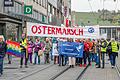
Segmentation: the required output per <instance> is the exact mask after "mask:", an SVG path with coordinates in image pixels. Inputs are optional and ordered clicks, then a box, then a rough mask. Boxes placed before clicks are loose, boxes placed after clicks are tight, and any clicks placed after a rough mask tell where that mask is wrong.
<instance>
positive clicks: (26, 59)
mask: <svg viewBox="0 0 120 80" xmlns="http://www.w3.org/2000/svg"><path fill="white" fill-rule="evenodd" d="M23 58H25V65H27V61H28V58H27V56H26V51H22V57H21V60H20V65H21V66H22V65H23Z"/></svg>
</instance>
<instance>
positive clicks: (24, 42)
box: [20, 34, 28, 68]
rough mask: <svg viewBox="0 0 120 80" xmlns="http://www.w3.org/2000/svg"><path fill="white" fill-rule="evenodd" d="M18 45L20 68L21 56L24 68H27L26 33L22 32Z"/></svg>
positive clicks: (21, 63)
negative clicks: (19, 49) (19, 48)
mask: <svg viewBox="0 0 120 80" xmlns="http://www.w3.org/2000/svg"><path fill="white" fill-rule="evenodd" d="M20 47H21V53H22V55H21V60H20V68H22V65H23V58H25V68H28V66H27V61H28V55H27V51H26V50H27V39H26V35H25V34H22V40H21V41H20Z"/></svg>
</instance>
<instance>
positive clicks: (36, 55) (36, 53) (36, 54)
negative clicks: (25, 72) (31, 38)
mask: <svg viewBox="0 0 120 80" xmlns="http://www.w3.org/2000/svg"><path fill="white" fill-rule="evenodd" d="M37 57H38V64H40V56H38V52H35V58H34V64H36V60H37Z"/></svg>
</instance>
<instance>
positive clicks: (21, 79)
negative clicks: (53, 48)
mask: <svg viewBox="0 0 120 80" xmlns="http://www.w3.org/2000/svg"><path fill="white" fill-rule="evenodd" d="M52 66H54V64H52V65H50V66H47V67H45V68H43V69H39V70H37V71H35V72H33V73H31V74H29V75H27V76H24V77H22V78H20V79H19V80H23V79H25V78H27V77H29V76H31V75H35V74H37V73H39V72H41V71H43V70H46V69H48V68H50V67H52Z"/></svg>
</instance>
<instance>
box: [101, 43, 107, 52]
mask: <svg viewBox="0 0 120 80" xmlns="http://www.w3.org/2000/svg"><path fill="white" fill-rule="evenodd" d="M103 45H104V42H103V43H102V46H103ZM101 52H106V47H105V48H103V47H101Z"/></svg>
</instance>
